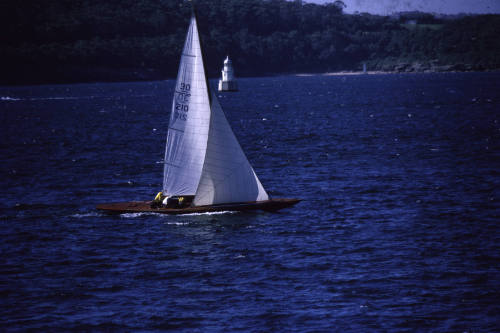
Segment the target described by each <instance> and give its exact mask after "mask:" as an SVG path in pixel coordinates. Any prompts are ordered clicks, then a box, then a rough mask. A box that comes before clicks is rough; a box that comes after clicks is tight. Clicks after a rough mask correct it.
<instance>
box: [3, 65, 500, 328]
mask: <svg viewBox="0 0 500 333" xmlns="http://www.w3.org/2000/svg"><path fill="white" fill-rule="evenodd" d="M239 84H240V87H241V91H240V92H238V93H224V94H220V96H221V98H220V100H221V103H222V106H223V107H224V109H225V111H226V114H227V116H228V118H229V120H230V122H231V124H232V126H233V129H234V131H235V133H236V135H237V136H238V138H239V139H240V142H241V144H242V146H243V148H244V150H245V151H246V153H247V155H248V157H249V160H250V161H251V163H252V165H253V166H254V168H255V171H256V173H257V174H258V175H259V177H260V179H261V181H262V183H263V185H264V186H265V187H266V189H267V190H268V192H269V193H270V195H272V196H275V197H280V196H285V197H299V198H301V199H303V201H302V202H301V203H300V204H298V205H297V206H295V207H294V208H292V209H287V210H284V211H282V212H279V213H264V212H262V213H234V212H226V213H219V214H194V215H187V216H160V215H154V214H124V215H118V216H107V215H103V214H101V213H99V212H97V211H96V210H95V208H94V207H95V205H96V204H98V203H103V202H109V201H121V200H123V201H131V200H149V199H151V198H153V197H154V195H155V194H156V192H158V191H159V190H160V186H161V182H162V180H161V177H162V158H163V154H164V142H165V138H166V128H167V122H168V113H169V109H170V105H171V98H172V93H173V87H174V81H165V82H146V83H115V84H81V85H57V86H39V87H0V137H1V141H0V154H1V155H0V156H1V163H0V188H1V194H0V198H1V201H0V237H1V242H0V251H1V257H0V265H1V266H0V296H1V302H0V326H1V327H2V330H8V331H10V330H27V329H37V330H40V331H57V330H61V331H66V330H68V329H76V330H111V331H113V330H127V331H138V330H139V331H140V330H147V331H149V330H152V331H163V330H173V331H183V330H184V331H190V332H192V331H194V332H207V331H237V330H242V331H259V332H260V331H295V332H307V331H315V332H318V331H319V332H321V331H339V332H340V331H352V332H366V331H408V332H414V331H424V332H425V331H436V332H443V331H451V332H472V331H474V332H493V331H498V330H499V327H500V320H499V318H500V317H499V313H500V302H499V299H500V245H499V244H500V232H499V231H500V225H499V223H500V93H499V92H500V74H498V73H465V74H418V75H417V74H414V75H365V76H307V77H293V76H289V77H273V78H249V79H240V81H239Z"/></svg>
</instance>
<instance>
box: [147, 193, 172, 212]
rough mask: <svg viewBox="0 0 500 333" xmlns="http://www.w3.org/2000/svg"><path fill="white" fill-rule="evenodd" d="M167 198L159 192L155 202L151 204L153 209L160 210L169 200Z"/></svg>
mask: <svg viewBox="0 0 500 333" xmlns="http://www.w3.org/2000/svg"><path fill="white" fill-rule="evenodd" d="M167 198H168V197H167V196H165V195H163V192H161V191H160V192H158V194H157V195H156V197H155V198H154V200H153V201H152V202H151V208H160V207H161V206H162V203H163V201H165V200H167Z"/></svg>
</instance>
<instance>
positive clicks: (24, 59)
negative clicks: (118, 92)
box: [0, 0, 500, 84]
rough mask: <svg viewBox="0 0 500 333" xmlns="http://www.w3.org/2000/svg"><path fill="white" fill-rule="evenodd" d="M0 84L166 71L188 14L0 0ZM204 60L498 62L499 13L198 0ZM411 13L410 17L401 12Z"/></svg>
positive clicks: (330, 65) (403, 64)
mask: <svg viewBox="0 0 500 333" xmlns="http://www.w3.org/2000/svg"><path fill="white" fill-rule="evenodd" d="M0 11H1V14H0V15H1V16H2V17H1V23H0V24H1V25H2V27H1V28H2V34H0V43H1V53H0V64H1V65H0V66H1V68H2V75H1V83H2V84H14V83H41V82H77V81H103V80H104V81H114V80H137V79H161V78H167V77H175V76H176V74H177V73H176V71H177V66H178V61H179V55H180V52H181V48H182V44H183V41H184V38H185V32H186V28H187V26H188V21H189V17H190V15H191V14H190V13H191V4H190V3H189V2H186V1H182V0H45V1H33V0H25V1H19V0H3V1H2V4H1V5H0ZM197 13H198V22H199V26H200V31H201V35H202V41H203V46H204V53H205V60H206V68H207V70H208V72H209V75H211V76H217V75H218V73H219V70H220V69H221V66H222V60H223V58H224V57H225V56H226V55H227V54H228V55H230V56H231V58H232V59H233V63H234V65H235V69H236V74H237V75H238V76H257V75H267V74H276V73H293V72H327V71H339V70H360V69H361V68H362V64H363V63H364V62H366V63H367V65H368V69H369V70H387V71H390V70H397V71H422V70H487V69H499V68H500V38H499V36H500V15H481V16H465V17H461V18H456V19H450V18H435V17H433V16H432V15H428V14H421V13H409V14H408V15H406V16H405V15H404V14H403V15H400V16H399V17H384V16H375V15H369V14H357V15H348V14H344V13H343V3H342V2H341V1H336V2H335V3H329V4H325V5H316V4H309V3H306V2H302V1H285V0H198V1H197ZM410 14H411V15H410Z"/></svg>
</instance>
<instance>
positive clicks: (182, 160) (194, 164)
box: [163, 15, 210, 195]
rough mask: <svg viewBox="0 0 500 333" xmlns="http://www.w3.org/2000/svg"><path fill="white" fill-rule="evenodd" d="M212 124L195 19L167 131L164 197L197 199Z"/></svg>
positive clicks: (185, 45)
mask: <svg viewBox="0 0 500 333" xmlns="http://www.w3.org/2000/svg"><path fill="white" fill-rule="evenodd" d="M209 124H210V100H209V95H208V87H207V81H206V77H205V69H204V67H203V59H202V53H201V48H200V41H199V36H198V27H197V24H196V18H195V16H194V15H193V17H192V18H191V23H190V25H189V30H188V33H187V37H186V42H185V43H184V49H183V51H182V56H181V61H180V65H179V73H178V75H177V83H176V86H175V92H174V100H173V103H172V112H171V115H170V123H169V127H168V134H167V143H166V151H165V168H164V175H163V193H164V194H167V195H194V194H195V193H196V189H197V188H198V184H199V181H200V177H201V172H202V168H203V163H204V161H205V153H206V148H207V140H208V131H209Z"/></svg>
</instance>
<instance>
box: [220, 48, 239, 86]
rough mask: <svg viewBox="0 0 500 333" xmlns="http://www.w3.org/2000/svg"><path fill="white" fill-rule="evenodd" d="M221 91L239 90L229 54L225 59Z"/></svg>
mask: <svg viewBox="0 0 500 333" xmlns="http://www.w3.org/2000/svg"><path fill="white" fill-rule="evenodd" d="M219 91H238V85H237V84H236V80H235V79H234V71H233V63H232V62H231V59H229V56H227V57H226V60H224V68H223V69H222V79H221V80H219Z"/></svg>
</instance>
